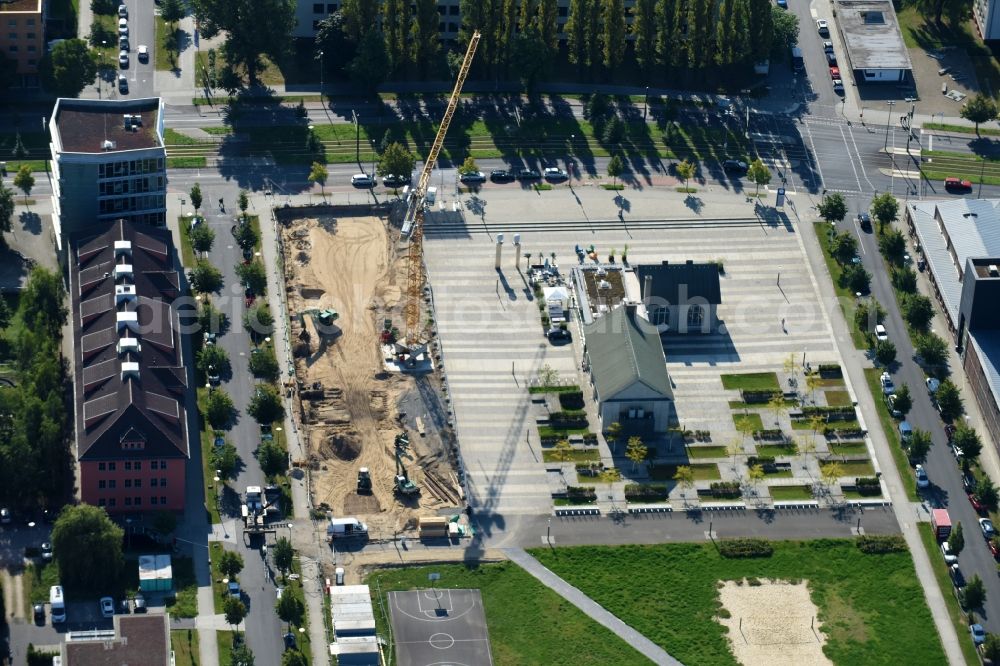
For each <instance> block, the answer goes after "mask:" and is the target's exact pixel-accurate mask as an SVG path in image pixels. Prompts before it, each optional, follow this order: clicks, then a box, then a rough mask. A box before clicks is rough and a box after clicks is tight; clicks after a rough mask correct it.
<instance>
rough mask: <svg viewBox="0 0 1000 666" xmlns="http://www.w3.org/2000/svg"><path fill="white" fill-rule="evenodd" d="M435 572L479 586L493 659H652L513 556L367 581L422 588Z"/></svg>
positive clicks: (575, 662)
mask: <svg viewBox="0 0 1000 666" xmlns="http://www.w3.org/2000/svg"><path fill="white" fill-rule="evenodd" d="M431 572H434V573H439V574H441V578H440V580H438V581H437V582H435V583H434V586H435V587H437V588H460V589H461V588H472V589H478V590H480V591H481V593H482V597H483V606H484V608H485V613H486V623H487V627H488V629H489V635H490V646H491V648H492V650H493V663H496V664H524V665H525V666H527V665H528V664H531V665H534V664H545V665H546V666H605V665H607V664H615V666H629V665H631V664H635V665H637V666H638V665H639V664H643V665H645V664H648V663H649V662H648V661H647V660H646V659H645V658H644V657H642V656H641V655H640V654H639V653H638V652H636V651H635V650H634V649H632V648H631V647H630V646H629V645H628V644H626V643H625V642H624V641H622V640H621V639H619V638H618V637H617V636H615V635H614V634H612V633H611V632H610V631H608V630H607V629H605V628H604V627H602V626H601V625H599V624H597V623H596V622H594V621H593V620H591V619H590V618H588V617H587V616H586V615H584V614H583V613H582V612H581V611H580V610H579V609H577V608H576V607H575V606H573V605H572V604H570V603H569V602H567V601H565V600H563V598H562V597H560V596H559V595H557V594H556V593H555V592H553V591H552V590H550V589H549V588H547V587H545V586H544V585H542V584H541V583H539V582H538V581H537V580H535V579H534V578H533V577H532V576H531V575H529V574H528V573H526V572H525V571H524V570H522V569H521V568H520V567H518V566H516V565H514V564H511V563H509V562H502V563H499V564H482V565H479V566H475V565H470V566H465V565H461V564H441V565H434V566H431V567H412V568H405V569H388V570H383V571H376V572H374V573H373V574H372V575H371V576H369V577H368V580H367V581H366V582H367V583H369V584H370V585H371V590H372V594H373V596H374V595H376V590H377V589H381V591H382V593H383V594H385V593H387V592H389V591H391V590H413V589H423V588H426V587H427V586H428V582H427V575H428V574H429V573H431ZM376 580H377V581H378V585H379V587H376V585H375V581H376ZM656 589H659V588H658V586H657V588H656ZM648 591H649V590H647V593H648ZM379 601H380V600H379V599H378V598H376V599H375V603H374V608H375V618H376V623H377V625H378V630H379V633H380V635H387V627H388V621H387V618H386V617H385V616H384V615H383V614H382V610H383V608H386V607H387V601H386V599H384V598H383V599H382V600H381V603H379ZM386 655H387V656H388V657H389V660H388V664H389V665H391V664H394V663H396V662H395V659H394V658H393V657H394V654H393V650H387V651H386ZM692 663H694V662H692Z"/></svg>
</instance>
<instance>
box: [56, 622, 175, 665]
mask: <svg viewBox="0 0 1000 666" xmlns="http://www.w3.org/2000/svg"><path fill="white" fill-rule="evenodd" d="M114 626H115V628H114V630H113V631H107V630H92V631H73V632H70V633H68V634H67V635H66V640H65V641H64V642H63V643H62V645H60V650H59V657H58V660H59V661H58V662H57V663H61V664H62V666H125V665H127V666H132V664H142V665H143V666H171V664H172V663H173V658H172V655H171V650H170V616H169V615H167V614H166V613H150V614H148V615H115V617H114Z"/></svg>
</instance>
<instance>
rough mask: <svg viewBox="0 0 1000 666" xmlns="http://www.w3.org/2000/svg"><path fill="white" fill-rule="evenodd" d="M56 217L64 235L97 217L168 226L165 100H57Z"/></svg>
mask: <svg viewBox="0 0 1000 666" xmlns="http://www.w3.org/2000/svg"><path fill="white" fill-rule="evenodd" d="M49 134H50V137H51V143H50V149H51V153H52V208H53V211H52V222H53V226H54V228H55V232H56V242H57V244H58V250H59V255H60V257H62V254H63V248H64V247H65V241H66V239H68V238H69V237H70V236H71V235H73V234H74V233H76V232H78V231H80V230H81V229H85V228H87V227H89V226H91V225H93V224H94V223H95V222H100V221H104V220H119V219H124V220H128V221H130V222H133V223H137V224H147V225H153V226H163V225H165V224H166V216H167V208H166V192H167V172H166V157H167V155H166V148H165V147H164V144H163V102H162V100H161V99H160V98H157V97H151V98H145V99H129V100H95V99H65V98H63V99H59V100H56V105H55V109H54V110H53V112H52V120H51V121H50V123H49Z"/></svg>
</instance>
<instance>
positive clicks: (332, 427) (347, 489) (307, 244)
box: [275, 207, 463, 538]
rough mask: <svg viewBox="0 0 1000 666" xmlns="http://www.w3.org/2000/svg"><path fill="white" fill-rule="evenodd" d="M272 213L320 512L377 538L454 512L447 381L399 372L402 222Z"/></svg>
mask: <svg viewBox="0 0 1000 666" xmlns="http://www.w3.org/2000/svg"><path fill="white" fill-rule="evenodd" d="M275 214H276V216H277V219H278V221H279V222H280V232H281V253H282V258H283V261H282V265H283V268H284V279H285V290H286V302H287V305H288V318H289V324H290V328H289V336H290V342H291V345H292V356H293V358H294V362H295V375H296V382H295V386H296V387H297V390H296V392H295V410H294V415H293V418H295V420H296V421H297V422H298V425H299V431H300V433H301V437H302V442H303V445H304V446H305V445H307V446H308V456H309V458H308V460H306V461H300V463H299V464H301V465H303V466H306V467H308V468H309V469H310V470H311V478H312V483H311V492H312V504H313V506H315V507H316V508H318V509H322V510H325V511H327V512H329V513H330V514H331V515H332V516H352V517H357V518H359V519H361V520H363V521H364V522H366V523H367V524H368V527H369V533H370V535H371V537H372V538H387V537H391V536H393V535H394V534H395V533H397V532H399V531H402V530H406V529H412V528H414V527H415V526H416V523H417V518H418V517H422V516H439V515H448V514H450V513H455V512H456V511H457V510H458V509H459V508H460V507H461V506H462V505H463V501H462V493H461V484H460V483H459V478H458V476H457V475H456V471H455V470H456V461H455V457H454V455H455V454H454V452H455V441H454V434H453V432H452V429H451V427H450V417H449V414H448V410H447V408H446V407H445V406H444V401H443V400H442V399H441V395H442V391H441V382H440V378H439V377H438V376H437V374H436V373H435V372H433V371H424V372H398V371H397V372H394V371H392V369H393V367H394V361H395V360H396V359H394V358H393V354H392V352H391V351H389V350H391V349H392V348H393V346H392V344H393V342H394V340H395V337H396V335H398V333H397V328H396V327H397V326H400V327H401V326H402V322H403V307H404V299H405V296H406V285H407V254H406V249H405V243H401V242H400V232H399V227H398V224H393V223H391V222H390V213H389V210H388V209H385V210H384V211H376V212H374V213H373V212H372V211H371V210H369V209H368V207H363V208H361V207H310V208H304V209H292V208H285V209H279V210H276V211H275ZM397 215H398V212H397ZM421 307H423V308H426V307H427V306H426V304H424V303H421ZM427 321H430V318H429V317H428V318H427ZM428 329H429V327H428ZM428 334H429V330H428V331H424V332H422V335H425V336H426V335H428ZM428 356H429V355H428ZM395 365H396V366H398V365H399V364H395ZM428 366H429V363H428ZM364 470H367V475H366V474H365V473H364ZM359 473H360V474H359Z"/></svg>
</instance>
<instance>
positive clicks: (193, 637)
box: [170, 629, 200, 666]
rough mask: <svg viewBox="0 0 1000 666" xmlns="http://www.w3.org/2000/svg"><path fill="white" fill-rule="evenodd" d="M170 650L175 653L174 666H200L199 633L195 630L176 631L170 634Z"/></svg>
mask: <svg viewBox="0 0 1000 666" xmlns="http://www.w3.org/2000/svg"><path fill="white" fill-rule="evenodd" d="M170 648H171V649H172V650H173V651H174V666H198V663H199V662H198V659H199V658H200V657H199V655H198V648H199V646H198V632H197V631H195V630H194V629H174V630H173V631H171V632H170Z"/></svg>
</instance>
